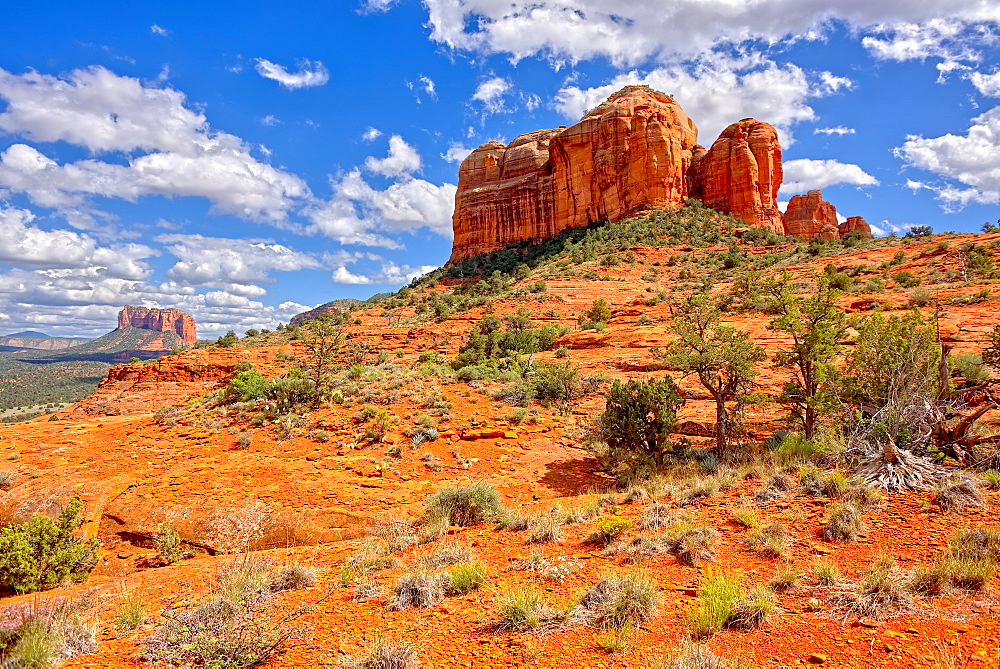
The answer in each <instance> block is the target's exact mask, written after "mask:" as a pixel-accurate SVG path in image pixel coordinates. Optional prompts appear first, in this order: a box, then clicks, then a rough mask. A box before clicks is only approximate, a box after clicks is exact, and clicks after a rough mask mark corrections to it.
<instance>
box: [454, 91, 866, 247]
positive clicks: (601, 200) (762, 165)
mask: <svg viewBox="0 0 1000 669" xmlns="http://www.w3.org/2000/svg"><path fill="white" fill-rule="evenodd" d="M697 141H698V129H697V128H696V127H695V124H694V122H693V121H692V120H691V119H690V118H688V116H687V114H685V113H684V111H683V110H682V109H681V108H680V106H679V105H678V104H677V103H676V102H675V101H674V100H673V98H671V97H670V96H668V95H664V94H663V93H660V92H658V91H654V90H653V89H651V88H649V87H648V86H626V87H625V88H623V89H622V90H620V91H618V92H617V93H615V94H613V95H612V96H611V97H610V98H608V99H607V100H606V101H605V102H603V103H602V104H601V105H599V106H598V107H596V108H595V109H594V110H593V111H591V112H589V113H588V114H587V115H586V116H585V117H584V118H583V119H582V120H580V122H579V123H576V124H575V125H571V126H570V127H568V128H566V127H561V128H558V129H556V130H536V131H535V132H530V133H528V134H525V135H521V136H519V137H518V138H516V139H515V140H514V141H513V142H511V143H510V144H506V145H505V144H503V143H501V142H489V143H487V144H483V145H482V146H480V147H479V148H478V149H476V150H475V151H473V152H472V153H471V154H470V155H469V157H468V158H466V159H465V160H464V161H463V162H462V166H461V167H460V168H459V172H458V192H457V193H456V195H455V213H454V216H453V217H452V225H453V227H454V230H455V242H454V246H453V247H452V252H451V258H450V260H449V262H451V263H455V262H461V261H462V260H465V259H466V258H470V257H472V256H475V255H478V254H480V253H489V252H490V251H496V250H498V249H501V248H503V247H505V246H507V245H509V244H511V243H514V242H521V241H536V242H537V241H540V240H543V239H546V238H548V237H552V236H555V235H557V234H559V233H560V232H563V231H564V230H569V229H571V228H578V227H582V226H585V225H587V224H589V223H594V222H598V221H617V220H620V219H622V218H625V217H627V216H630V215H632V214H634V213H636V212H639V211H642V210H644V209H665V210H671V209H677V208H679V207H680V206H681V205H682V204H683V203H684V202H685V200H687V198H688V196H689V195H690V196H691V197H696V198H699V199H701V200H702V201H703V202H704V203H705V204H706V205H707V206H708V207H711V208H712V209H715V210H717V211H720V212H724V213H729V214H732V215H734V216H737V217H739V218H742V219H743V220H744V221H746V223H747V224H749V225H752V226H754V227H758V228H766V229H768V230H772V231H774V232H777V233H783V234H787V235H792V236H795V237H799V238H802V239H811V238H813V237H820V238H822V239H837V238H839V237H840V236H841V235H843V234H847V233H848V232H852V231H857V232H860V233H862V234H865V233H866V231H867V234H868V235H870V234H871V232H870V229H869V228H868V225H867V223H865V222H864V220H863V219H860V217H859V218H858V220H856V221H855V220H854V219H851V221H854V222H849V223H848V224H845V225H846V226H847V227H846V228H844V229H845V230H847V232H843V231H842V230H841V229H839V228H838V225H837V211H836V209H834V207H833V205H831V204H829V203H827V202H824V201H823V198H822V195H821V193H820V192H819V191H809V192H808V193H806V194H805V195H796V196H795V197H793V198H792V202H791V204H790V205H789V207H788V211H787V212H786V213H785V214H784V216H782V214H781V212H780V211H779V210H778V206H777V198H778V188H779V187H780V186H781V179H782V168H781V146H780V144H779V143H778V133H777V132H776V131H775V129H774V127H772V126H771V125H770V124H768V123H764V122H762V121H757V120H755V119H752V118H747V119H743V120H742V121H739V122H737V123H734V124H732V125H731V126H729V127H728V128H726V129H725V131H723V133H722V134H721V135H720V136H719V138H718V139H717V140H716V141H715V142H714V143H713V144H712V146H711V148H710V149H708V150H706V149H705V148H703V147H701V146H699V145H698V144H697Z"/></svg>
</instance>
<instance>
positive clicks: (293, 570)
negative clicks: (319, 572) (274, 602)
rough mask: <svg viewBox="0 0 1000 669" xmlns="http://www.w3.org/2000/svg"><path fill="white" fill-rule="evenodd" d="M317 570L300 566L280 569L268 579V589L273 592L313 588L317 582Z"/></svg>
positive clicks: (295, 565)
mask: <svg viewBox="0 0 1000 669" xmlns="http://www.w3.org/2000/svg"><path fill="white" fill-rule="evenodd" d="M317 580H318V579H317V576H316V570H315V569H314V568H312V567H307V566H305V565H300V564H292V565H285V566H282V567H278V568H277V569H275V570H274V571H273V572H271V573H270V574H269V575H268V577H267V588H268V590H270V591H271V592H284V591H285V590H301V589H302V588H311V587H313V586H315V585H316V582H317Z"/></svg>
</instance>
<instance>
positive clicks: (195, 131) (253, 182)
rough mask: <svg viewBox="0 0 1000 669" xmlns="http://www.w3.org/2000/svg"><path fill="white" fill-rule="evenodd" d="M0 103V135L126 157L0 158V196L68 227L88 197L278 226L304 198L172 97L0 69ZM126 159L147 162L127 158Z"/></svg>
mask: <svg viewBox="0 0 1000 669" xmlns="http://www.w3.org/2000/svg"><path fill="white" fill-rule="evenodd" d="M0 98H2V99H4V100H6V102H7V108H6V110H5V111H4V112H3V113H2V114H0V130H3V131H5V132H8V133H11V134H19V135H22V136H24V137H27V138H28V139H30V140H34V141H38V142H56V141H64V142H68V143H70V144H75V145H78V146H82V147H84V148H86V149H88V150H90V151H91V152H93V153H103V152H112V151H120V152H125V153H127V154H129V155H130V157H129V159H128V162H127V164H124V165H123V164H119V163H117V162H104V161H100V160H96V159H87V160H80V161H76V162H73V163H66V164H64V165H60V164H58V163H57V162H56V161H54V160H52V159H51V158H49V157H48V156H45V155H44V154H42V153H41V152H39V151H38V150H37V149H35V148H33V147H30V146H28V145H26V144H14V145H12V146H10V147H8V149H7V150H6V151H5V152H4V153H3V154H2V155H0V187H6V188H9V189H10V190H11V191H14V192H21V193H25V194H26V195H27V196H28V197H29V198H30V199H31V200H32V202H34V203H35V204H37V205H40V206H44V207H53V208H60V209H63V210H64V213H66V215H67V217H68V218H69V219H70V221H71V222H74V218H72V216H76V217H77V219H79V218H80V217H81V216H87V215H91V214H93V213H94V212H93V211H92V208H91V207H90V205H89V198H90V197H91V196H95V195H96V196H101V197H115V198H122V199H126V200H129V201H135V200H137V199H138V198H139V197H141V196H144V195H163V196H167V197H172V196H198V197H205V198H207V199H208V200H210V201H211V202H212V203H213V205H214V207H215V209H216V210H217V211H220V212H223V213H230V214H235V215H237V216H242V217H245V218H249V219H254V220H271V221H283V220H284V219H285V218H286V215H287V211H288V209H289V207H290V206H291V205H292V204H293V202H295V201H296V200H298V199H301V198H305V197H308V196H309V189H308V187H307V186H306V184H305V182H304V181H302V179H300V178H299V177H297V176H295V175H292V174H289V173H287V172H283V171H281V170H278V169H276V168H274V167H272V166H270V165H268V164H266V163H262V162H260V161H258V160H257V159H256V158H254V157H252V156H251V155H250V149H249V147H248V146H246V145H245V144H244V143H243V141H242V140H240V139H239V138H238V137H235V136H234V135H229V134H226V133H221V132H212V131H211V129H210V128H209V127H208V124H207V122H206V121H205V117H204V116H203V115H201V114H199V113H196V112H193V111H191V110H190V109H188V108H187V107H186V106H185V99H184V96H183V94H181V93H179V92H178V91H175V90H173V89H169V88H165V89H164V88H152V87H149V86H144V85H143V84H141V83H140V82H139V80H137V79H133V78H131V77H120V76H118V75H116V74H114V73H112V72H110V71H108V70H106V69H104V68H100V67H94V68H89V69H84V70H74V71H73V72H71V73H70V74H69V76H68V77H67V78H66V79H59V78H56V77H52V76H48V75H42V74H38V73H36V72H28V73H26V74H24V75H13V74H10V73H9V72H6V71H5V70H2V69H0ZM136 151H148V153H145V154H143V155H135V156H133V155H132V154H133V153H134V152H136ZM73 210H76V211H75V212H74V211H73ZM78 222H79V221H78ZM80 224H81V225H83V223H80Z"/></svg>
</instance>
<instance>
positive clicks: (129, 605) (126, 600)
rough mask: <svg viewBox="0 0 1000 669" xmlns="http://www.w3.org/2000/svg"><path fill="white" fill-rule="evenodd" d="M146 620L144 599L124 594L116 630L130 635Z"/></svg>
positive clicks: (119, 606)
mask: <svg viewBox="0 0 1000 669" xmlns="http://www.w3.org/2000/svg"><path fill="white" fill-rule="evenodd" d="M146 618H147V615H146V607H145V606H144V605H143V603H142V597H140V596H138V595H136V594H135V593H134V592H128V591H125V592H122V593H121V595H120V596H119V598H118V606H117V607H116V608H115V612H114V618H113V619H114V622H115V629H116V630H117V631H118V632H119V633H121V634H128V633H129V632H131V631H132V630H135V629H138V628H139V627H142V625H143V623H145V622H146ZM0 652H2V643H0Z"/></svg>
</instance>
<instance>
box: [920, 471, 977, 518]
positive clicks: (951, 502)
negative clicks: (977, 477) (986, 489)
mask: <svg viewBox="0 0 1000 669" xmlns="http://www.w3.org/2000/svg"><path fill="white" fill-rule="evenodd" d="M932 501H933V503H934V504H937V505H938V506H939V507H940V508H941V510H942V511H944V512H945V513H950V512H952V511H961V510H963V509H967V508H970V507H979V506H986V500H985V498H984V497H983V493H982V492H980V491H979V487H978V486H977V485H976V482H975V481H973V480H972V479H963V480H961V481H957V482H955V483H949V484H947V485H945V486H944V487H942V488H941V489H940V490H938V492H937V494H936V495H934V499H933V500H932Z"/></svg>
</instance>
